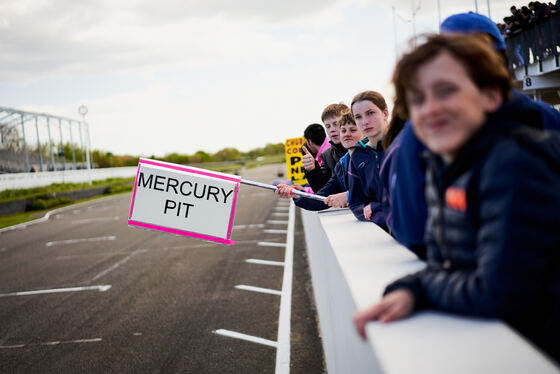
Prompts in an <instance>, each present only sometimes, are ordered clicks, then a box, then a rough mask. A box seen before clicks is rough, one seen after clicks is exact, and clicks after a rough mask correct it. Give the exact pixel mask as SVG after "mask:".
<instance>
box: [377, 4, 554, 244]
mask: <svg viewBox="0 0 560 374" xmlns="http://www.w3.org/2000/svg"><path fill="white" fill-rule="evenodd" d="M441 33H443V34H448V33H460V34H471V33H480V34H486V35H488V36H490V37H491V38H492V39H493V43H494V49H495V50H496V51H497V52H499V53H500V54H501V55H502V57H503V60H502V61H500V62H501V63H503V64H505V65H506V66H507V60H506V57H505V53H504V51H505V48H506V45H505V41H504V38H503V36H502V35H501V33H500V30H499V29H498V27H497V26H496V25H495V24H494V22H493V21H492V20H490V19H489V18H488V17H485V16H483V15H481V14H476V13H472V12H469V13H460V14H455V15H452V16H450V17H448V18H446V19H445V20H444V21H443V22H442V24H441ZM513 95H514V98H515V99H516V100H519V101H520V102H522V103H523V105H526V106H533V107H534V108H535V109H536V110H537V111H539V112H540V114H541V117H542V126H543V127H544V128H545V129H550V130H556V131H558V130H560V112H558V111H557V110H556V109H554V108H553V107H551V106H550V105H548V104H546V103H543V102H540V101H534V100H531V99H530V98H529V97H527V96H525V95H523V94H521V93H519V92H516V91H515V90H514V91H513ZM397 140H398V144H399V145H398V149H397V150H395V151H394V152H392V154H391V160H389V161H388V168H387V169H388V170H387V171H386V172H388V174H389V176H388V177H387V178H386V179H387V181H388V183H389V184H388V185H386V186H385V187H386V188H387V190H388V191H389V194H388V195H389V200H388V203H389V205H390V208H389V210H390V214H389V219H388V222H387V223H388V226H389V231H390V232H391V234H392V235H393V236H394V238H395V239H396V240H397V241H398V242H400V243H401V244H403V245H404V246H406V247H408V248H409V249H411V250H413V251H414V252H419V251H422V250H423V247H424V228H425V226H426V219H427V214H428V213H427V207H426V200H425V196H424V187H425V183H426V181H425V171H426V167H427V165H426V160H425V159H424V158H423V157H421V155H422V153H423V152H424V151H425V150H426V147H425V145H424V144H423V143H422V142H421V141H420V140H418V138H417V137H416V135H415V134H414V132H413V130H412V124H411V123H410V122H408V123H407V124H406V125H405V128H404V129H403V130H402V132H401V133H400V134H399V137H398V139H397Z"/></svg>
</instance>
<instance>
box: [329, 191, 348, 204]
mask: <svg viewBox="0 0 560 374" xmlns="http://www.w3.org/2000/svg"><path fill="white" fill-rule="evenodd" d="M325 204H327V205H328V206H331V207H334V208H345V207H347V206H348V192H346V191H344V192H340V193H337V194H334V195H329V196H327V199H326V200H325Z"/></svg>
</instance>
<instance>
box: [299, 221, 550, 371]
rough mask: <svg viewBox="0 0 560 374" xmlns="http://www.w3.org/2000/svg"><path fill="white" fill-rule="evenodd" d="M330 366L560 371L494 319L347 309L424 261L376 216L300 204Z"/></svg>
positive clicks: (366, 302)
mask: <svg viewBox="0 0 560 374" xmlns="http://www.w3.org/2000/svg"><path fill="white" fill-rule="evenodd" d="M301 212H302V218H303V224H304V228H305V237H306V241H307V248H308V256H309V262H310V264H309V265H310V268H311V277H312V282H313V289H314V293H315V300H316V304H317V310H318V315H319V323H320V326H321V337H322V343H323V349H324V351H325V360H326V363H327V370H328V372H329V373H330V374H335V373H399V374H401V373H442V374H443V373H445V374H448V373H468V374H472V373H559V372H560V370H559V368H558V367H557V366H555V364H553V363H552V362H551V361H550V360H549V359H548V358H547V357H545V356H544V355H542V354H541V353H540V352H539V351H538V350H537V349H535V348H534V347H533V346H532V345H531V344H530V343H529V342H527V341H526V340H525V339H524V338H522V337H521V336H520V335H518V334H517V333H516V332H515V331H514V330H513V329H511V328H510V327H508V326H507V325H506V324H504V323H502V322H500V321H498V320H482V319H475V318H465V317H458V316H454V315H450V314H444V313H438V312H433V311H424V312H421V313H417V314H415V315H413V316H412V317H410V318H407V319H405V320H402V321H398V322H394V323H390V324H385V325H384V324H380V323H378V322H371V323H369V324H368V326H367V334H368V337H369V340H368V341H367V342H363V341H361V339H360V338H359V337H358V335H357V333H356V332H355V330H354V326H353V324H352V316H353V314H354V313H355V312H356V311H357V310H361V309H364V308H366V307H368V306H371V305H372V304H373V303H375V302H377V301H378V300H380V298H381V296H382V293H383V290H384V289H385V286H386V285H387V284H389V283H391V282H392V281H394V280H396V279H397V278H399V277H401V276H403V275H406V274H409V273H411V272H415V271H417V270H420V269H422V268H423V267H424V266H425V264H424V263H423V262H422V261H420V260H418V259H417V258H416V256H415V255H414V254H412V253H411V252H409V251H408V250H407V249H406V248H404V247H402V246H401V245H399V244H398V243H397V242H396V241H395V240H394V239H393V238H392V237H391V236H390V235H388V234H387V233H386V232H384V231H383V230H382V229H380V228H379V227H378V226H376V225H375V224H373V223H368V222H358V221H356V219H355V218H354V216H353V215H352V213H351V212H350V211H348V210H334V211H332V210H329V211H323V212H319V213H316V212H308V211H304V210H301Z"/></svg>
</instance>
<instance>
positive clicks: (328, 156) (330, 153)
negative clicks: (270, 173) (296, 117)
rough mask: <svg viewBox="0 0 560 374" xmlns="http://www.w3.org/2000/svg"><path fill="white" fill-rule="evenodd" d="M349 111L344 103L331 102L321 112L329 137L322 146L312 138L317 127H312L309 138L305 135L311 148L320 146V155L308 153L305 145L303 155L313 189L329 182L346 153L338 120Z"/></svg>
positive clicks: (307, 175)
mask: <svg viewBox="0 0 560 374" xmlns="http://www.w3.org/2000/svg"><path fill="white" fill-rule="evenodd" d="M348 111H350V108H348V106H346V105H345V104H342V103H339V104H330V105H328V106H327V107H326V108H325V109H324V110H323V113H322V114H321V121H323V124H324V125H325V129H326V130H327V135H328V138H326V139H324V140H323V143H322V147H318V143H317V142H316V141H314V140H313V139H310V138H311V136H312V135H313V134H312V132H313V131H316V128H312V129H310V131H309V132H310V137H309V138H308V137H307V136H305V135H304V136H305V138H306V139H307V142H308V143H309V144H310V146H311V147H310V148H312V149H318V148H319V149H318V150H317V155H318V156H316V157H314V156H313V152H309V153H307V151H306V150H305V147H304V153H305V155H304V157H303V168H304V170H306V178H307V181H308V182H309V185H310V186H311V188H312V189H313V191H319V190H320V189H321V188H322V187H323V186H324V185H325V184H326V183H327V181H328V180H329V179H330V177H331V175H332V173H333V170H334V168H335V166H336V164H337V163H338V161H339V160H340V159H341V158H342V156H344V154H345V153H346V148H344V146H343V145H342V144H341V142H340V130H339V128H338V121H339V120H340V118H341V116H342V113H344V112H348ZM311 126H315V125H310V126H309V127H311ZM309 127H308V129H309ZM306 131H307V129H306ZM317 131H318V129H317ZM329 138H330V139H329ZM309 140H311V142H309ZM317 140H319V138H317ZM326 142H328V144H326ZM321 148H322V149H321Z"/></svg>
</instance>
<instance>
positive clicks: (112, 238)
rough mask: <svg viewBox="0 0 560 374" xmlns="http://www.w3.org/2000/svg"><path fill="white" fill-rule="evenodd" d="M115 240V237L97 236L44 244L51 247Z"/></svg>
mask: <svg viewBox="0 0 560 374" xmlns="http://www.w3.org/2000/svg"><path fill="white" fill-rule="evenodd" d="M115 239H117V237H116V236H113V235H111V236H98V237H96V238H83V239H68V240H55V241H52V242H46V243H45V245H46V246H47V247H51V246H53V245H57V244H75V243H86V242H101V241H105V240H115Z"/></svg>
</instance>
